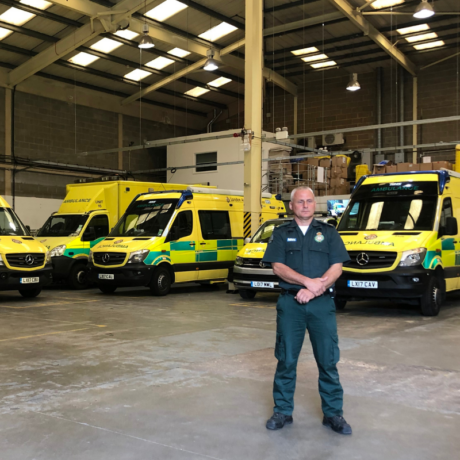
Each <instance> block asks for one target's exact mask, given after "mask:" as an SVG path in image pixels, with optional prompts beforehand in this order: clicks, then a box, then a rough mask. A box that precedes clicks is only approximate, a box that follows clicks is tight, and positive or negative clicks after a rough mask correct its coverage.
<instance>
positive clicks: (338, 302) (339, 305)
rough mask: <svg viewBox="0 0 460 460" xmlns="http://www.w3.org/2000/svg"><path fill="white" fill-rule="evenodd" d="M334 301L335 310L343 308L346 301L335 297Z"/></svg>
mask: <svg viewBox="0 0 460 460" xmlns="http://www.w3.org/2000/svg"><path fill="white" fill-rule="evenodd" d="M334 303H335V309H336V310H345V306H346V304H347V301H346V300H342V299H337V298H335V299H334Z"/></svg>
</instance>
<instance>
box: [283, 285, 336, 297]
mask: <svg viewBox="0 0 460 460" xmlns="http://www.w3.org/2000/svg"><path fill="white" fill-rule="evenodd" d="M299 291H300V289H297V290H295V289H283V288H281V294H282V295H286V294H289V295H292V296H294V297H295V296H296V295H297V293H298V292H299ZM322 295H328V296H330V297H332V298H334V297H335V288H333V287H330V288H328V289H326V292H324V294H322Z"/></svg>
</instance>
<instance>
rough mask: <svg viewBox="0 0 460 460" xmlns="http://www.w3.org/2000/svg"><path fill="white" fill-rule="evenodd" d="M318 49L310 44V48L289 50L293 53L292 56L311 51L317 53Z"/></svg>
mask: <svg viewBox="0 0 460 460" xmlns="http://www.w3.org/2000/svg"><path fill="white" fill-rule="evenodd" d="M318 51H319V49H318V48H316V46H312V47H310V48H303V49H301V50H295V51H291V53H292V54H293V55H294V56H301V55H302V54H311V53H317V52H318Z"/></svg>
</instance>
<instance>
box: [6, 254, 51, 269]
mask: <svg viewBox="0 0 460 460" xmlns="http://www.w3.org/2000/svg"><path fill="white" fill-rule="evenodd" d="M6 260H7V261H8V264H9V266H10V267H18V268H34V267H41V266H42V265H43V264H44V263H45V254H42V253H32V254H27V253H23V254H7V255H6Z"/></svg>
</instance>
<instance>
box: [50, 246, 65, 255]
mask: <svg viewBox="0 0 460 460" xmlns="http://www.w3.org/2000/svg"><path fill="white" fill-rule="evenodd" d="M65 248H66V245H65V244H61V246H56V247H55V248H53V249H51V252H50V257H58V256H62V255H64V251H65Z"/></svg>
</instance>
